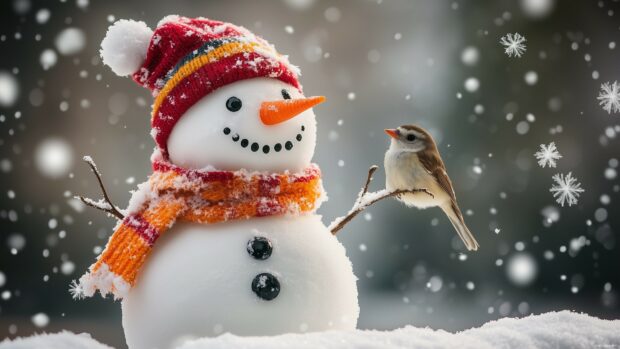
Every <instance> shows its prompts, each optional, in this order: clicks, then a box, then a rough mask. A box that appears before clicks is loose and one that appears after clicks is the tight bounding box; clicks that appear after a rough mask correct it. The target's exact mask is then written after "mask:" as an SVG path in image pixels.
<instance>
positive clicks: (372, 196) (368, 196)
mask: <svg viewBox="0 0 620 349" xmlns="http://www.w3.org/2000/svg"><path fill="white" fill-rule="evenodd" d="M378 168H379V167H378V166H376V165H373V166H371V167H370V168H369V169H368V176H367V177H366V183H365V184H364V187H363V188H362V190H361V191H360V194H359V195H358V197H357V200H355V203H354V204H353V207H352V208H351V210H349V212H348V213H347V214H346V216H343V217H338V218H336V219H335V220H334V221H333V222H332V223H331V224H330V225H329V228H328V229H329V230H330V231H331V233H332V234H333V235H336V233H338V231H340V229H342V228H343V227H344V226H345V225H346V224H347V223H349V222H350V221H351V220H352V219H353V218H355V216H357V215H358V214H360V213H361V212H362V211H364V210H365V209H366V208H367V207H368V206H370V205H372V204H374V203H376V202H379V201H381V200H383V199H386V198H391V197H395V196H399V195H402V194H415V193H425V194H427V195H430V196H431V197H433V198H434V197H435V196H434V195H433V194H432V193H431V192H429V191H428V190H427V189H399V190H393V191H387V190H385V189H383V190H379V191H377V192H371V193H368V186H369V185H370V182H371V181H372V176H373V174H374V173H375V171H377V169H378Z"/></svg>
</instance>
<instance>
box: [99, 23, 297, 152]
mask: <svg viewBox="0 0 620 349" xmlns="http://www.w3.org/2000/svg"><path fill="white" fill-rule="evenodd" d="M101 57H102V58H103V62H104V63H105V64H106V65H108V66H109V67H110V68H111V69H112V71H113V72H114V73H116V74H117V75H120V76H127V75H132V78H133V80H134V81H136V82H137V83H138V84H140V85H142V86H144V87H146V88H148V89H150V90H151V91H152V93H153V96H154V97H155V102H154V103H153V111H152V115H151V126H152V131H151V135H152V136H153V138H154V139H155V142H156V143H157V145H158V147H159V149H160V150H161V152H162V154H163V155H164V157H166V158H167V156H168V155H167V145H166V143H167V141H168V137H169V136H170V133H171V132H172V128H173V127H174V125H175V124H176V123H177V121H178V120H179V119H180V118H181V116H182V115H183V114H184V113H185V112H186V111H187V110H188V109H189V108H190V107H191V106H192V105H194V103H196V102H198V101H199V100H200V99H201V98H202V97H204V96H206V95H208V94H209V93H211V92H213V91H214V90H216V89H217V88H219V87H222V86H224V85H227V84H230V83H233V82H235V81H239V80H243V79H250V78H255V77H270V78H276V79H279V80H281V81H283V82H285V83H288V84H290V85H292V86H294V87H295V88H297V89H299V90H301V85H300V84H299V81H298V75H299V69H298V68H297V67H295V66H293V65H291V64H290V63H289V62H288V58H287V57H286V56H283V55H280V54H279V53H278V52H276V50H275V48H274V47H273V46H272V45H270V44H269V43H268V42H267V41H265V40H264V39H262V38H260V37H258V36H256V35H254V34H253V33H251V32H250V31H249V30H247V29H245V28H243V27H240V26H236V25H234V24H231V23H224V22H220V21H214V20H210V19H206V18H202V17H198V18H187V17H181V16H176V15H172V16H167V17H165V18H164V19H162V20H161V21H160V22H159V23H158V25H157V28H156V29H155V31H152V30H151V29H150V28H148V27H147V25H146V24H145V23H144V22H138V21H131V20H119V21H117V22H115V23H114V24H113V25H112V26H110V28H109V29H108V32H107V34H106V36H105V38H104V39H103V41H102V42H101Z"/></svg>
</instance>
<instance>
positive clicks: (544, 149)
mask: <svg viewBox="0 0 620 349" xmlns="http://www.w3.org/2000/svg"><path fill="white" fill-rule="evenodd" d="M534 156H535V157H536V159H538V165H539V166H540V167H542V168H545V166H549V167H555V166H556V160H559V159H561V158H562V155H561V154H560V152H559V151H558V149H557V148H556V146H555V142H551V143H549V145H544V144H541V145H540V150H539V151H537V152H536V153H534Z"/></svg>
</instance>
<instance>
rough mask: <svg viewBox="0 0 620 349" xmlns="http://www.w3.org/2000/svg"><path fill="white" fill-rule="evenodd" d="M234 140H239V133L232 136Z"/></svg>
mask: <svg viewBox="0 0 620 349" xmlns="http://www.w3.org/2000/svg"><path fill="white" fill-rule="evenodd" d="M232 140H233V141H235V142H236V141H238V140H239V135H238V134H236V133H235V134H234V135H233V136H232Z"/></svg>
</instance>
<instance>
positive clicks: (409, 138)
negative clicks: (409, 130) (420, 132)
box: [407, 135, 415, 142]
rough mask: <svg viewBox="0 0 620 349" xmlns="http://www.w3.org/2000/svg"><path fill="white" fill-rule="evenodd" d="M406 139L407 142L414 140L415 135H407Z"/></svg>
mask: <svg viewBox="0 0 620 349" xmlns="http://www.w3.org/2000/svg"><path fill="white" fill-rule="evenodd" d="M407 141H409V142H413V141H415V136H414V135H407Z"/></svg>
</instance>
